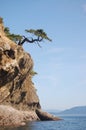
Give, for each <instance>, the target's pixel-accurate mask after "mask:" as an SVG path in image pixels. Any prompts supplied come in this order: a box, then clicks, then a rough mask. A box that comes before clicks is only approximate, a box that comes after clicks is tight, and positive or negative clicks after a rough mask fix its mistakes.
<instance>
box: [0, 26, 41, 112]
mask: <svg viewBox="0 0 86 130" xmlns="http://www.w3.org/2000/svg"><path fill="white" fill-rule="evenodd" d="M3 29H4V27H3V24H1V25H0V104H5V105H11V106H13V107H15V108H17V109H19V110H28V109H30V110H32V109H36V108H40V103H39V98H38V96H37V94H36V90H35V87H34V84H33V83H32V80H31V78H32V76H31V71H32V68H33V60H32V58H31V56H30V54H29V53H26V52H25V51H24V49H23V48H22V47H21V46H19V45H17V44H16V43H14V42H13V41H11V40H10V39H8V38H7V37H6V36H5V34H4V30H3Z"/></svg>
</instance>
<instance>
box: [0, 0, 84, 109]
mask: <svg viewBox="0 0 86 130" xmlns="http://www.w3.org/2000/svg"><path fill="white" fill-rule="evenodd" d="M0 16H1V17H3V18H4V24H5V26H8V27H9V28H10V30H11V32H12V33H19V34H22V35H25V32H24V30H25V29H30V28H33V29H40V28H42V29H44V30H45V32H46V33H47V34H48V36H49V37H50V38H51V39H52V40H53V41H52V42H51V43H49V42H48V41H45V42H44V43H41V45H42V48H39V47H38V46H37V45H36V44H28V43H25V45H24V46H23V47H24V49H25V51H27V52H29V53H30V54H31V55H32V58H33V60H34V70H35V71H36V72H38V75H37V76H35V77H34V78H33V82H34V83H35V86H36V89H37V93H38V95H39V98H40V102H41V106H42V108H43V109H66V108H70V107H73V106H77V105H80V106H81V105H86V0H14V1H12V0H0Z"/></svg>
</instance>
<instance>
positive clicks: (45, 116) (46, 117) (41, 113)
mask: <svg viewBox="0 0 86 130" xmlns="http://www.w3.org/2000/svg"><path fill="white" fill-rule="evenodd" d="M36 114H37V115H38V117H39V119H41V121H45V120H46V121H57V120H61V119H60V118H58V117H56V116H54V115H52V114H50V113H48V112H44V111H42V110H41V109H37V110H36Z"/></svg>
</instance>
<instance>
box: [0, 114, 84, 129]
mask: <svg viewBox="0 0 86 130" xmlns="http://www.w3.org/2000/svg"><path fill="white" fill-rule="evenodd" d="M54 115H56V116H57V114H56V113H55V114H54ZM59 117H61V118H62V120H60V121H37V122H29V123H27V125H26V126H22V127H15V128H0V130H86V116H78V115H77V116H74V115H73V116H72V115H71V116H69V115H68V116H67V115H65V116H62V115H61V116H60V115H59Z"/></svg>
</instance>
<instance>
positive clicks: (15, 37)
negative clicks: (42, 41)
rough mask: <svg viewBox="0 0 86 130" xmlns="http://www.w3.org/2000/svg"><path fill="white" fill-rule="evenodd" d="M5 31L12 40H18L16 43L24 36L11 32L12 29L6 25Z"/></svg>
mask: <svg viewBox="0 0 86 130" xmlns="http://www.w3.org/2000/svg"><path fill="white" fill-rule="evenodd" d="M4 32H5V34H6V36H7V37H8V38H9V39H10V40H12V41H14V42H16V43H17V42H18V41H20V40H22V36H20V35H16V34H12V33H10V30H9V28H8V27H5V29H4Z"/></svg>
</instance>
